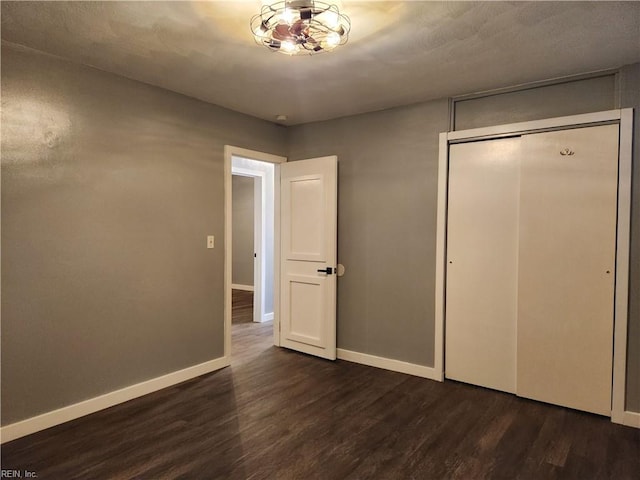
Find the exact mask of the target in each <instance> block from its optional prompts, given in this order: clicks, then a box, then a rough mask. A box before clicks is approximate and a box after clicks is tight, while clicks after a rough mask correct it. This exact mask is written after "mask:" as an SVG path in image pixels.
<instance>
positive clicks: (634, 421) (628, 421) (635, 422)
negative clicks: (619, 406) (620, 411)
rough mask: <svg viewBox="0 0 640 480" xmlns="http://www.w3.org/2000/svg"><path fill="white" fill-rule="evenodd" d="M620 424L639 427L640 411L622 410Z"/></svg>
mask: <svg viewBox="0 0 640 480" xmlns="http://www.w3.org/2000/svg"><path fill="white" fill-rule="evenodd" d="M622 425H626V426H627V427H635V428H640V413H636V412H628V411H627V412H624V416H623V417H622Z"/></svg>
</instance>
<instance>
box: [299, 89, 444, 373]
mask: <svg viewBox="0 0 640 480" xmlns="http://www.w3.org/2000/svg"><path fill="white" fill-rule="evenodd" d="M448 111H449V106H448V101H447V100H446V99H443V100H438V101H435V102H429V103H422V104H419V105H414V106H409V107H402V108H395V109H391V110H385V111H382V112H375V113H370V114H365V115H358V116H353V117H348V118H342V119H338V120H331V121H327V122H319V123H313V124H308V125H301V126H296V127H291V128H289V130H288V131H289V159H290V160H300V159H303V158H309V157H318V156H323V155H333V154H335V155H338V262H339V263H342V264H344V266H345V268H346V273H345V275H344V276H343V277H340V278H339V279H338V320H337V322H338V324H337V328H338V347H339V348H344V349H347V350H354V351H356V352H363V353H368V354H371V355H378V356H381V357H387V358H393V359H397V360H403V361H406V362H411V363H416V364H420V365H433V354H434V308H435V306H434V297H435V294H434V292H435V242H436V206H437V186H438V181H437V174H438V135H439V133H440V132H443V131H446V130H447V126H448Z"/></svg>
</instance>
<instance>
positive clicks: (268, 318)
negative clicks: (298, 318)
mask: <svg viewBox="0 0 640 480" xmlns="http://www.w3.org/2000/svg"><path fill="white" fill-rule="evenodd" d="M271 320H273V312H269V313H265V314H264V317H263V318H262V321H263V322H269V321H271Z"/></svg>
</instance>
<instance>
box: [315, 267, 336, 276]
mask: <svg viewBox="0 0 640 480" xmlns="http://www.w3.org/2000/svg"><path fill="white" fill-rule="evenodd" d="M318 273H326V274H327V275H331V274H332V273H333V268H331V267H327V268H319V269H318Z"/></svg>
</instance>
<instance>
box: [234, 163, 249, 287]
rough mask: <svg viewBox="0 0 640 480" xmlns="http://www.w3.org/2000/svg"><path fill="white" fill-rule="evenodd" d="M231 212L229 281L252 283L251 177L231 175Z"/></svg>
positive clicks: (241, 283) (242, 283)
mask: <svg viewBox="0 0 640 480" xmlns="http://www.w3.org/2000/svg"><path fill="white" fill-rule="evenodd" d="M231 180H232V181H231V183H232V187H231V188H232V197H233V199H232V204H233V205H232V206H233V208H232V212H231V217H232V218H233V228H232V230H233V232H232V238H233V248H232V251H233V258H232V261H231V265H232V266H231V278H232V280H231V282H232V283H236V284H240V285H253V254H254V251H253V240H254V238H253V224H254V221H255V218H254V215H253V212H254V208H253V207H254V203H253V202H254V200H253V198H254V196H253V191H254V188H255V180H254V179H253V177H242V176H240V175H233V177H232V178H231Z"/></svg>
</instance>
